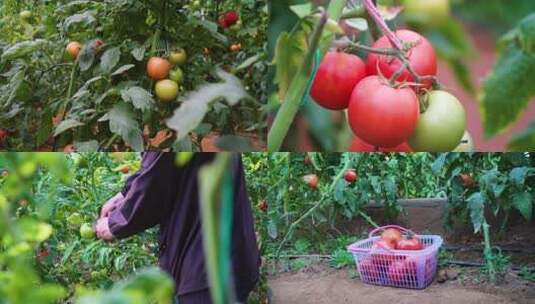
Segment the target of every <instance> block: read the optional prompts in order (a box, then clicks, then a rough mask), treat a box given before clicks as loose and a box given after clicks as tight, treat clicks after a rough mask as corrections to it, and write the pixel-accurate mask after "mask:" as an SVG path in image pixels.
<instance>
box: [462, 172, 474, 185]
mask: <svg viewBox="0 0 535 304" xmlns="http://www.w3.org/2000/svg"><path fill="white" fill-rule="evenodd" d="M460 177H461V180H462V182H463V186H464V187H465V188H473V187H475V185H476V183H475V182H474V178H473V177H472V176H471V175H470V174H468V173H463V174H460Z"/></svg>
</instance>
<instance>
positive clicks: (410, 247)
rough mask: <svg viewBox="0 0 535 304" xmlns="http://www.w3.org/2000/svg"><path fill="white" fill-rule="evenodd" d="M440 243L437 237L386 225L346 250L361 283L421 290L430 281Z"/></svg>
mask: <svg viewBox="0 0 535 304" xmlns="http://www.w3.org/2000/svg"><path fill="white" fill-rule="evenodd" d="M379 232H381V234H380V235H378V234H379ZM442 242H443V241H442V238H441V237H440V236H438V235H416V234H415V233H414V232H412V231H410V230H408V229H406V228H403V227H400V226H396V225H389V226H383V227H379V228H377V229H374V230H373V231H372V232H370V235H369V237H368V238H367V239H364V240H361V241H358V242H356V243H354V244H351V245H349V246H348V248H347V249H348V251H349V252H350V253H351V254H353V257H354V258H355V262H356V264H357V268H358V271H359V274H360V278H361V280H362V281H363V282H364V283H368V284H374V285H382V286H393V287H402V288H412V289H423V288H425V287H427V286H429V284H431V282H433V279H434V277H435V274H436V271H437V260H438V250H439V248H440V246H442Z"/></svg>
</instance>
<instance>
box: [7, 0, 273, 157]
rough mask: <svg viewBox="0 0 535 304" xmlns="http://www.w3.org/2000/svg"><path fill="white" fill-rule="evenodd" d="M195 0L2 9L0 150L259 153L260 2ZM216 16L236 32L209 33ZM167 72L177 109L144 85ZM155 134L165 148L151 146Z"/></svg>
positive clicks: (24, 3)
mask: <svg viewBox="0 0 535 304" xmlns="http://www.w3.org/2000/svg"><path fill="white" fill-rule="evenodd" d="M197 4H198V5H196V3H195V1H190V0H188V1H178V0H173V1H162V0H158V1H131V0H128V1H120V2H117V1H115V2H114V1H105V2H81V3H63V2H57V1H56V2H44V1H20V3H19V4H14V3H13V1H7V2H2V4H0V6H1V9H0V23H1V24H2V28H6V29H7V28H9V30H6V31H2V33H0V54H1V58H0V74H1V75H2V76H0V92H1V94H0V96H1V97H0V108H1V113H2V114H1V115H0V126H2V128H5V129H7V130H8V131H9V132H10V134H12V136H10V138H9V139H8V140H7V141H5V142H3V143H2V145H1V147H0V149H2V150H3V149H7V150H25V151H30V150H38V149H40V150H48V151H50V150H53V151H56V150H60V151H61V149H62V147H65V146H66V145H70V144H72V145H74V147H75V149H76V150H77V151H95V150H104V151H124V150H139V151H141V150H145V149H155V148H156V149H165V148H169V149H175V150H187V151H190V150H193V151H199V150H203V149H212V150H213V149H224V147H233V146H234V147H236V146H240V147H243V149H245V150H250V149H252V148H251V147H252V146H253V145H255V146H260V147H261V146H263V142H264V133H265V132H263V130H264V128H265V126H264V125H263V124H262V123H261V122H262V121H263V120H264V119H263V118H264V113H263V109H262V108H261V105H262V104H264V103H265V101H266V95H265V92H264V91H263V90H262V88H263V79H264V77H265V75H266V72H267V61H266V58H265V52H264V48H263V47H264V42H265V35H266V20H267V16H266V14H265V13H264V12H265V10H264V9H263V8H265V6H266V2H265V1H251V0H247V1H244V2H242V3H240V5H238V3H236V2H234V3H230V2H224V3H222V2H219V1H217V3H216V2H213V3H212V2H210V3H202V2H199V3H197ZM24 10H29V11H31V12H32V15H33V16H32V17H31V18H30V19H29V20H28V21H24V20H21V18H20V17H19V13H20V12H22V11H24ZM226 11H235V12H236V13H237V14H239V18H240V21H243V26H242V27H241V28H240V29H235V30H234V29H233V30H229V31H222V30H220V29H218V28H217V25H216V22H217V18H218V15H219V13H220V12H226ZM35 12H39V14H36V13H35ZM230 17H232V16H230ZM229 21H232V20H229ZM232 28H234V27H232ZM74 42H78V43H74ZM69 43H72V44H70V45H69V48H68V50H67V48H66V47H67V45H68V44H69ZM238 44H239V45H241V48H240V49H239V50H237V51H235V52H232V51H230V50H229V48H230V46H231V45H238ZM151 58H161V59H160V60H158V59H153V60H151ZM73 59H76V60H73ZM149 61H150V64H149ZM170 66H175V67H178V66H180V68H181V69H182V70H183V72H184V73H183V76H185V77H183V79H181V81H180V86H181V90H180V92H179V94H178V96H177V100H179V101H180V102H177V103H160V102H157V99H158V98H157V96H156V92H155V90H156V86H155V85H156V83H155V82H154V81H152V80H164V79H167V77H170V76H173V78H174V79H177V78H179V77H178V76H177V74H176V73H174V74H173V75H170V74H169V72H170V71H173V69H172V68H171V67H170ZM147 68H148V69H147ZM192 105H194V106H192ZM192 109H195V110H192ZM22 120H23V121H24V123H20V122H21V121H22ZM162 132H166V133H169V134H170V137H169V140H167V141H165V142H162V143H160V141H158V140H154V139H155V138H156V137H158V136H159V134H161V133H162ZM156 139H157V138H156ZM155 143H158V144H159V145H158V146H157V147H156V146H153V144H155Z"/></svg>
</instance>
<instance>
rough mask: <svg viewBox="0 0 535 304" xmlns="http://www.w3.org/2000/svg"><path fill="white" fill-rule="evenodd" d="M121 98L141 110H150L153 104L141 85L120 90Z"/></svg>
mask: <svg viewBox="0 0 535 304" xmlns="http://www.w3.org/2000/svg"><path fill="white" fill-rule="evenodd" d="M121 98H122V99H123V100H124V101H125V102H130V103H132V104H133V105H134V107H135V108H136V109H139V110H141V111H146V110H150V109H151V108H152V106H153V105H154V99H153V98H152V95H151V94H150V93H149V92H147V90H145V89H143V88H141V87H130V88H127V89H124V90H122V91H121Z"/></svg>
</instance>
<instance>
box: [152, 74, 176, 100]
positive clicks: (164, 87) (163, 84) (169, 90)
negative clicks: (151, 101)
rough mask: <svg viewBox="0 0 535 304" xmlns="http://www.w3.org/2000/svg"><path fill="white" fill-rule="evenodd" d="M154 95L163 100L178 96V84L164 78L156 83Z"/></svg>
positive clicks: (173, 98)
mask: <svg viewBox="0 0 535 304" xmlns="http://www.w3.org/2000/svg"><path fill="white" fill-rule="evenodd" d="M156 96H158V99H160V100H161V101H163V102H171V101H173V100H175V99H176V97H177V96H178V84H177V83H176V82H174V81H172V80H169V79H165V80H160V81H158V82H157V83H156Z"/></svg>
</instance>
